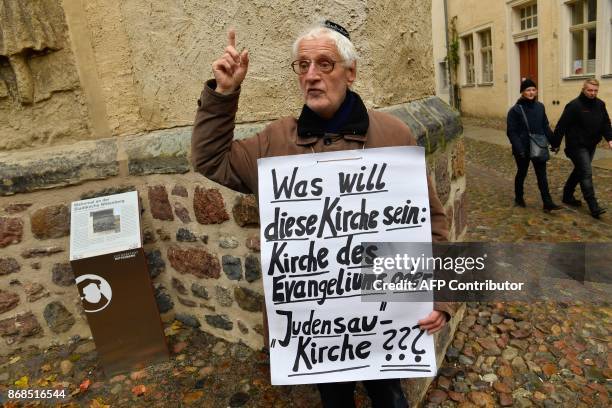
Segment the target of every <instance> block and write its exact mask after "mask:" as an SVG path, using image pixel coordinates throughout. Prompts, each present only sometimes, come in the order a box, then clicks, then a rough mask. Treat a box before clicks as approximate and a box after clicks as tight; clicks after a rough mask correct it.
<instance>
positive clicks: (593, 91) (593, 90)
mask: <svg viewBox="0 0 612 408" xmlns="http://www.w3.org/2000/svg"><path fill="white" fill-rule="evenodd" d="M597 92H599V87H598V86H597V85H593V84H586V86H585V87H584V89H583V90H582V93H583V94H584V96H586V97H587V98H589V99H595V98H597Z"/></svg>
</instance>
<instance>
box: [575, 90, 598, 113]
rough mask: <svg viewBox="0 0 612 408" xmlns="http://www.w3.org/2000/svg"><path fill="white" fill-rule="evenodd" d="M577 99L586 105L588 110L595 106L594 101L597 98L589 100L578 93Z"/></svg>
mask: <svg viewBox="0 0 612 408" xmlns="http://www.w3.org/2000/svg"><path fill="white" fill-rule="evenodd" d="M578 99H580V102H582V103H583V104H584V105H586V106H587V107H588V108H589V109H592V108H593V105H594V104H595V101H596V100H597V98H593V99H590V98H589V97H587V96H586V95H585V94H584V93H582V92H580V96H578Z"/></svg>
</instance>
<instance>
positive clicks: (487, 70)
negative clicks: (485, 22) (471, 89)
mask: <svg viewBox="0 0 612 408" xmlns="http://www.w3.org/2000/svg"><path fill="white" fill-rule="evenodd" d="M478 35H479V37H480V38H479V39H480V57H481V61H482V82H483V83H491V82H493V46H492V43H491V29H488V30H485V31H481V32H480V33H478Z"/></svg>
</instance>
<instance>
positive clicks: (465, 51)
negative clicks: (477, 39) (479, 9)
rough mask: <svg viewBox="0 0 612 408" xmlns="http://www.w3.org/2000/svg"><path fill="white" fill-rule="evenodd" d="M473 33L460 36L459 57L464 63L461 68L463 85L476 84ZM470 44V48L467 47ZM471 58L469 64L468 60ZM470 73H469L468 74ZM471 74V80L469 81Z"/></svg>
mask: <svg viewBox="0 0 612 408" xmlns="http://www.w3.org/2000/svg"><path fill="white" fill-rule="evenodd" d="M473 34H474V33H469V34H467V35H464V36H462V37H461V45H462V51H461V59H462V62H463V64H464V69H463V86H475V85H476V61H475V53H474V35H473ZM468 41H469V44H470V45H471V48H468V47H467V44H468ZM469 60H471V64H470V63H469V62H468V61H469ZM470 74H471V75H470ZM470 76H471V81H470Z"/></svg>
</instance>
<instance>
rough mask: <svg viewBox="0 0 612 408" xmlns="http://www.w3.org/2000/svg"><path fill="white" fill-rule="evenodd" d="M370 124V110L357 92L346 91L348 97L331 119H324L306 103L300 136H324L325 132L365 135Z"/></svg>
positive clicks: (299, 129) (299, 126)
mask: <svg viewBox="0 0 612 408" xmlns="http://www.w3.org/2000/svg"><path fill="white" fill-rule="evenodd" d="M369 125H370V119H369V117H368V110H367V109H366V107H365V105H364V104H363V101H362V100H361V98H360V97H359V95H357V94H356V93H355V92H353V91H351V90H347V91H346V97H345V98H344V101H343V102H342V105H340V108H338V110H337V111H336V113H335V114H334V116H333V117H332V118H331V119H327V120H326V119H323V118H322V117H320V116H319V115H317V114H316V113H315V112H313V111H312V110H311V109H310V108H309V107H308V106H306V105H304V107H303V108H302V113H301V114H300V117H299V118H298V135H299V136H300V137H311V136H317V137H321V136H324V135H325V133H335V134H340V135H365V134H366V132H367V131H368V126H369Z"/></svg>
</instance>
